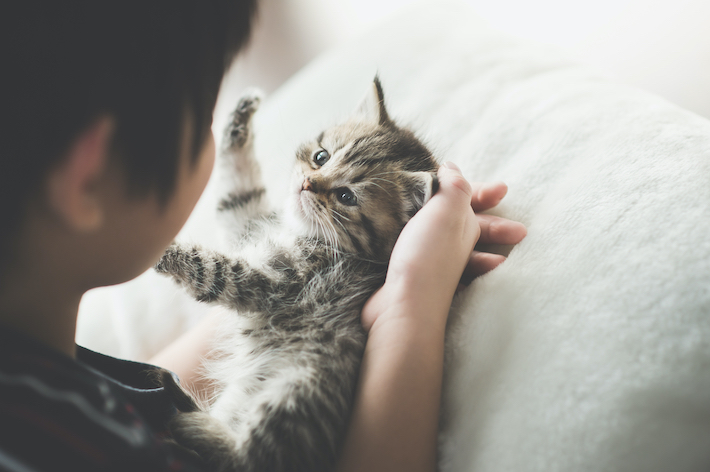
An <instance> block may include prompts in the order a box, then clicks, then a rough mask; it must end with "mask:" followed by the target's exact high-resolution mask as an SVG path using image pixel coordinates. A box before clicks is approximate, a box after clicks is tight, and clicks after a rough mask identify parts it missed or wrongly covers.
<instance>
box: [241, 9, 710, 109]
mask: <svg viewBox="0 0 710 472" xmlns="http://www.w3.org/2000/svg"><path fill="white" fill-rule="evenodd" d="M261 1H262V4H261V14H260V17H259V22H258V26H257V29H256V31H255V35H254V37H253V41H252V44H251V46H250V49H249V50H248V51H247V53H246V54H245V55H244V56H243V57H242V58H241V60H240V61H238V63H237V67H236V68H235V70H234V71H233V74H232V76H231V79H230V80H232V81H233V82H234V81H236V83H235V84H234V85H235V86H236V87H240V86H241V87H243V86H248V85H258V86H260V87H261V88H263V89H265V90H266V91H267V92H268V91H272V90H274V89H275V88H276V87H278V85H280V84H281V83H282V82H283V81H284V80H286V79H287V78H288V77H290V76H291V75H292V74H293V73H294V72H296V71H297V70H298V69H300V68H301V67H302V66H303V65H305V64H306V63H307V62H308V61H309V60H310V59H312V58H313V57H315V56H316V55H317V54H318V53H320V52H322V51H324V50H325V49H327V48H329V47H331V46H333V45H335V44H337V43H338V42H341V41H344V40H347V39H349V38H351V37H352V36H354V35H356V34H358V33H360V32H362V31H363V30H365V29H366V28H368V27H369V26H371V25H372V24H373V23H375V22H377V21H378V20H380V19H382V18H383V17H385V16H387V15H389V14H393V13H394V12H396V10H397V9H398V8H400V7H403V6H405V5H406V4H409V3H414V1H415V0H261ZM466 1H467V2H468V3H469V4H471V6H472V7H473V8H474V9H475V10H476V11H477V12H478V13H479V14H480V16H482V17H483V18H485V19H486V20H487V21H488V22H489V23H490V24H491V25H492V26H494V27H495V28H497V29H499V30H501V31H504V32H506V33H508V34H511V35H514V36H517V37H519V38H523V39H528V40H532V41H538V42H543V43H546V44H550V45H553V46H557V47H559V48H562V49H564V50H565V52H566V54H568V55H569V56H571V57H573V58H576V59H578V60H580V61H583V62H586V63H588V64H590V65H592V66H593V67H595V68H596V69H598V70H601V71H602V72H604V73H605V74H606V75H607V76H609V77H610V78H612V79H614V80H616V81H620V82H623V83H627V84H630V85H634V86H637V87H640V88H643V89H646V90H648V91H651V92H653V93H656V94H658V95H661V96H663V97H665V98H667V99H668V100H671V101H673V102H675V103H677V104H678V105H680V106H682V107H684V108H686V109H689V110H691V111H694V112H696V113H698V114H701V115H704V116H705V117H708V118H710V26H709V25H710V0H466Z"/></svg>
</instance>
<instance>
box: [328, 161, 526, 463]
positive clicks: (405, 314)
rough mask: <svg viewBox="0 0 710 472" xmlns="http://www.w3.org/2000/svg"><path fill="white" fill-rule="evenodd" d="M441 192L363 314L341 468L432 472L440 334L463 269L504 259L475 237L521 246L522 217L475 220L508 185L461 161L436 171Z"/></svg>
mask: <svg viewBox="0 0 710 472" xmlns="http://www.w3.org/2000/svg"><path fill="white" fill-rule="evenodd" d="M439 183H440V187H439V191H438V192H437V193H436V195H434V196H433V197H432V198H431V200H429V202H427V204H426V205H424V207H423V208H422V209H421V210H419V212H418V213H417V214H416V215H414V217H413V218H412V219H411V220H410V221H409V223H407V225H406V226H405V227H404V230H403V231H402V234H400V236H399V239H398V240H397V243H396V244H395V247H394V250H393V252H392V257H391V258H390V265H389V268H388V271H387V279H386V280H385V284H384V285H383V286H382V288H381V289H380V290H378V291H377V292H376V293H375V294H374V295H373V296H372V297H371V298H370V300H368V302H367V303H366V304H365V307H364V308H363V310H362V318H361V319H362V324H363V326H364V327H365V329H366V330H368V331H369V335H368V338H367V345H366V346H365V353H364V356H363V360H362V367H361V369H360V379H359V381H358V387H357V394H356V397H355V408H354V410H353V414H352V417H351V422H350V427H349V430H348V437H347V439H346V441H345V445H344V447H343V453H342V456H341V458H340V464H339V468H338V470H339V471H340V472H351V471H353V472H354V471H362V470H367V471H372V472H379V471H387V472H399V471H407V472H431V471H434V470H436V432H437V426H438V424H439V423H438V422H439V405H440V404H441V381H442V376H443V368H444V332H445V329H446V318H447V316H448V313H449V309H450V307H451V300H452V298H453V296H454V292H455V291H456V287H457V285H458V284H459V281H460V279H461V274H462V273H463V272H464V268H466V267H468V271H470V273H474V274H475V273H479V274H480V273H483V272H486V271H488V270H490V269H492V268H493V267H495V266H496V265H498V264H500V262H501V261H503V259H504V258H503V257H502V256H495V255H492V254H488V255H484V254H482V253H478V252H474V251H473V248H474V245H475V244H476V242H477V241H479V239H480V241H482V242H488V243H499V244H515V243H517V242H519V241H520V240H522V239H523V237H525V233H526V231H525V227H524V226H523V225H521V224H519V223H514V222H512V221H508V220H505V219H503V218H496V217H492V216H485V215H481V216H476V215H475V214H474V210H476V211H481V210H486V209H488V208H491V207H493V206H495V205H496V204H498V202H499V201H500V200H501V199H502V198H503V196H504V195H505V192H506V190H507V189H506V187H505V185H503V184H492V185H483V184H474V185H473V186H472V185H470V184H469V183H468V182H466V180H465V179H464V178H463V177H462V176H461V173H460V172H459V171H458V169H457V168H456V167H455V166H452V165H447V166H446V167H442V168H441V169H440V170H439Z"/></svg>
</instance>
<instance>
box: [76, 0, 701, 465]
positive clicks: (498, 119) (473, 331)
mask: <svg viewBox="0 0 710 472" xmlns="http://www.w3.org/2000/svg"><path fill="white" fill-rule="evenodd" d="M375 72H378V73H379V75H380V77H381V79H382V83H383V86H384V90H385V96H386V100H387V106H388V108H389V109H390V111H391V114H392V115H393V116H394V118H395V119H396V120H398V121H399V122H400V123H403V124H408V125H410V126H411V127H412V128H413V129H414V130H415V131H416V132H418V133H419V134H420V135H421V136H423V137H424V138H425V140H426V141H427V142H428V143H429V144H430V146H431V147H432V148H433V149H434V150H435V153H436V154H437V155H438V156H439V158H440V159H442V160H452V161H454V162H456V163H458V164H459V165H460V166H461V167H462V169H463V170H464V173H465V175H466V176H467V177H468V178H470V179H472V180H483V181H490V180H502V181H505V182H506V183H508V185H509V187H510V192H509V195H508V197H507V198H506V199H505V200H504V202H503V203H502V204H501V205H500V206H499V208H497V209H496V210H495V212H496V213H497V214H500V215H503V216H505V217H508V218H511V219H514V220H518V221H521V222H523V223H524V224H526V225H527V227H528V236H527V238H526V239H525V240H524V241H523V242H522V243H521V244H520V245H518V246H517V247H515V248H514V249H513V250H512V252H510V255H509V258H508V260H507V261H506V262H505V263H504V264H503V265H501V266H500V267H499V268H497V269H495V270H494V271H493V272H491V273H489V274H487V275H486V276H484V277H481V278H480V279H478V280H477V281H475V282H474V283H473V284H472V285H471V286H470V287H469V288H468V289H467V290H466V291H465V292H464V293H463V294H462V295H461V296H460V297H459V298H458V299H457V301H456V303H455V307H454V309H453V312H452V315H451V319H450V325H449V337H448V353H447V354H448V355H447V372H446V382H445V394H444V396H445V397H444V405H443V418H442V431H441V464H442V469H443V470H444V471H457V472H459V471H476V472H479V471H490V472H501V471H587V470H589V471H617V470H618V471H626V470H629V471H635V470H639V471H640V470H643V471H655V470H658V471H665V470H674V471H697V470H710V181H709V180H710V122H709V121H707V120H705V119H703V118H700V117H698V116H696V115H693V114H691V113H689V112H686V111H684V110H682V109H679V108H677V107H675V106H673V105H671V104H669V103H668V102H666V101H664V100H662V99H660V98H657V97H655V96H652V95H650V94H647V93H644V92H641V91H638V90H634V89H631V88H627V87H622V86H619V85H615V84H613V83H608V82H605V81H603V80H601V79H599V78H597V77H596V75H595V74H594V73H593V72H590V71H588V70H586V69H584V68H582V67H580V66H577V65H575V64H573V63H570V62H569V61H566V60H565V59H564V58H561V57H560V56H558V54H557V53H556V52H555V51H550V50H547V49H545V48H541V47H538V46H535V45H529V44H525V43H522V42H520V41H518V40H512V39H508V38H506V37H503V36H501V35H499V34H498V33H496V32H494V31H491V30H489V29H488V28H487V27H486V26H485V25H484V24H482V22H481V21H480V20H478V19H477V17H476V16H475V15H474V14H473V13H472V12H471V11H469V10H468V9H467V8H466V7H464V6H462V5H459V4H458V3H449V2H441V1H440V2H434V3H433V4H431V5H426V4H423V5H419V6H417V7H415V8H412V9H411V10H408V11H406V12H404V13H401V14H399V15H397V16H396V17H394V18H392V19H391V20H389V21H388V22H386V23H384V24H381V25H380V26H378V27H377V28H375V29H374V30H373V31H372V32H370V33H369V34H367V35H365V36H363V37H361V38H359V39H358V40H357V41H354V42H352V43H348V44H343V45H340V46H339V47H337V48H335V49H334V50H332V51H331V52H330V53H328V54H326V55H325V56H322V57H321V58H320V59H318V60H316V61H315V62H314V63H313V64H311V65H310V66H309V67H307V68H306V69H305V70H303V71H302V72H301V73H299V74H298V75H297V76H295V77H294V78H292V79H291V80H290V82H289V83H287V84H286V85H285V86H284V87H282V88H281V89H280V90H279V91H278V92H277V93H276V94H274V95H273V96H272V97H270V99H269V100H267V102H266V103H265V104H264V105H263V107H262V110H260V111H259V113H258V115H257V116H256V118H255V120H256V125H255V132H256V134H257V140H256V146H257V148H256V150H257V154H258V155H260V156H261V158H262V162H263V166H264V174H265V176H266V179H267V181H268V187H269V191H270V192H271V197H272V201H273V202H274V204H276V205H278V204H279V201H280V198H281V195H283V194H282V193H280V192H281V189H282V188H283V187H284V185H283V183H284V182H285V179H286V178H287V177H288V172H289V168H290V165H291V161H292V159H293V151H294V150H295V148H296V145H297V144H298V143H299V142H300V141H301V140H303V139H304V138H306V137H310V136H312V135H314V134H316V133H317V132H318V131H320V130H321V129H322V128H323V127H324V126H328V125H330V124H333V123H335V122H336V121H338V119H339V118H341V117H343V116H345V115H347V113H348V112H349V111H350V110H351V109H352V108H353V107H354V106H355V104H356V103H357V101H358V99H359V97H360V96H361V95H362V94H363V93H364V91H365V88H366V87H367V85H368V83H369V81H370V80H371V79H372V77H373V76H374V74H375ZM238 94H239V91H232V90H227V91H226V93H225V95H224V96H223V99H227V100H234V99H235V98H234V97H236V96H238ZM223 123H224V117H218V119H217V122H216V128H217V129H220V128H221V126H222V124H223ZM213 201H214V197H213V196H211V195H209V194H208V195H206V197H205V202H203V203H202V204H201V205H202V208H203V211H202V212H200V214H198V215H197V216H196V217H195V218H196V220H195V221H197V222H198V223H194V222H193V223H192V226H190V227H188V229H187V230H186V231H185V235H187V236H189V237H191V238H192V239H197V240H204V241H207V243H208V244H209V242H210V241H209V231H207V232H205V231H204V228H209V225H208V224H206V222H209V221H210V218H211V209H210V206H211V205H212V202H213ZM499 249H503V250H505V249H507V248H499ZM145 277H146V279H145V280H144V281H140V280H139V281H138V282H133V283H132V284H131V285H129V286H127V287H121V288H112V289H102V290H103V293H99V294H91V295H89V296H87V300H86V305H85V306H84V307H83V308H82V315H81V317H80V327H79V329H80V332H79V341H80V342H83V343H84V344H87V345H89V346H91V347H94V348H97V349H100V350H104V351H106V352H110V353H113V354H118V355H124V356H127V357H134V358H136V357H137V358H140V357H146V356H148V355H150V354H151V353H152V352H154V350H155V349H157V348H159V347H160V345H162V344H164V343H165V342H167V340H169V338H170V337H172V336H174V335H175V333H177V332H179V331H180V330H182V329H184V328H185V327H186V326H188V325H190V324H191V323H193V322H194V320H195V318H196V317H197V316H198V315H197V314H195V310H194V305H193V304H188V305H185V304H184V303H187V302H183V300H184V298H182V297H181V296H180V295H175V293H177V292H176V291H175V290H174V289H173V288H172V287H171V286H170V285H169V284H162V281H161V282H155V281H154V280H153V277H154V276H153V275H147V276H145ZM154 284H158V285H160V286H161V287H162V288H160V289H156V288H154V287H155V286H156V285H154ZM146 287H149V288H146ZM141 291H142V292H143V293H144V295H140V293H141ZM161 291H164V292H161ZM156 293H170V294H169V295H162V296H158V295H155V294H156ZM151 294H152V295H151ZM161 297H162V298H161ZM165 297H168V298H169V299H170V300H171V301H172V303H173V305H174V306H172V307H170V308H168V309H162V310H161V309H160V308H159V307H160V306H161V304H163V303H164V302H165V303H167V301H166V299H165ZM146 298H150V299H151V300H152V301H151V302H150V303H151V305H150V307H151V308H145V307H146V306H147V305H145V303H146V302H145V300H146ZM156 298H157V301H156ZM116 299H120V300H121V303H123V305H124V306H123V310H119V309H117V307H116V305H115V303H113V302H112V301H111V300H114V301H115V300H116ZM110 303H113V304H112V305H110V306H109V304H110ZM186 306H187V308H185V307H186ZM139 308H140V309H141V310H142V311H140V313H141V316H135V314H133V315H131V314H130V313H136V310H138V309H139ZM112 324H113V325H114V326H120V329H121V330H122V332H123V334H122V338H121V339H119V336H116V335H115V334H111V333H110V332H111V325H112ZM158 326H160V327H163V330H162V331H161V330H158V329H156V327H158Z"/></svg>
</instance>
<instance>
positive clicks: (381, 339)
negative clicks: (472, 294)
mask: <svg viewBox="0 0 710 472" xmlns="http://www.w3.org/2000/svg"><path fill="white" fill-rule="evenodd" d="M396 309H399V310H411V311H414V310H421V309H422V307H411V309H408V308H405V307H398V308H396ZM408 314H409V315H410V316H408V317H404V316H394V317H391V318H390V319H389V320H388V322H387V323H386V324H382V325H381V326H377V325H374V326H373V328H372V330H371V331H370V335H369V338H368V342H367V347H366V349H365V355H364V358H363V364H362V368H361V372H360V380H359V384H358V391H357V395H356V400H355V407H354V410H353V414H352V418H351V423H350V428H349V431H348V436H347V439H346V443H345V446H344V450H343V453H342V456H341V460H340V464H339V468H338V470H339V471H340V472H354V471H368V472H370V471H371V472H377V471H389V472H397V471H408V472H419V471H421V472H425V471H426V472H432V471H434V470H436V434H437V428H438V419H439V404H440V398H441V382H442V372H443V357H444V354H443V353H444V328H445V326H444V325H443V324H442V323H432V324H431V326H430V327H429V329H422V323H421V321H417V322H414V321H413V320H414V319H416V318H417V316H411V315H412V313H411V312H410V313H408ZM422 315H425V316H426V315H428V317H429V316H431V315H432V313H422ZM437 318H438V319H445V317H436V316H431V318H429V319H431V320H434V319H437Z"/></svg>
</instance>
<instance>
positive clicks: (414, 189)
mask: <svg viewBox="0 0 710 472" xmlns="http://www.w3.org/2000/svg"><path fill="white" fill-rule="evenodd" d="M407 179H408V185H407V190H408V192H409V194H410V195H411V196H412V198H411V200H410V203H411V205H410V207H409V208H408V213H409V216H410V218H411V217H412V216H414V214H415V213H416V212H418V211H419V209H420V208H421V207H423V206H424V204H425V203H426V202H428V201H429V199H430V198H431V197H433V196H434V194H435V193H436V192H437V191H438V190H439V177H438V175H437V173H436V172H407Z"/></svg>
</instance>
